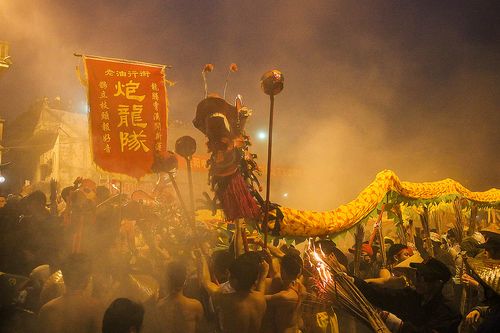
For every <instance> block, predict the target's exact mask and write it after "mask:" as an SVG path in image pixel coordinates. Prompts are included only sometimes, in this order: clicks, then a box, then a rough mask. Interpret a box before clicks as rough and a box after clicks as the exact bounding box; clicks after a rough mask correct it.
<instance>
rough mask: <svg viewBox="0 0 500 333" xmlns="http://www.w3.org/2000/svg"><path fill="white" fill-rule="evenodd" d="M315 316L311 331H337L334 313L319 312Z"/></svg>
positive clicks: (327, 332) (335, 332) (324, 332)
mask: <svg viewBox="0 0 500 333" xmlns="http://www.w3.org/2000/svg"><path fill="white" fill-rule="evenodd" d="M315 317H316V321H315V327H313V328H312V333H339V323H338V321H337V315H336V314H335V313H333V314H331V315H329V314H328V313H326V312H319V313H316V315H315Z"/></svg>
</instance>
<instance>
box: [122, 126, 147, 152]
mask: <svg viewBox="0 0 500 333" xmlns="http://www.w3.org/2000/svg"><path fill="white" fill-rule="evenodd" d="M143 132H144V131H142V130H141V131H140V132H139V133H136V132H135V131H132V133H127V132H120V146H121V150H122V153H123V151H124V149H125V148H127V149H128V150H133V151H138V150H139V149H141V148H142V150H143V151H144V152H146V153H147V152H148V151H149V150H150V149H149V148H148V147H147V146H146V143H145V142H146V138H147V136H146V134H143Z"/></svg>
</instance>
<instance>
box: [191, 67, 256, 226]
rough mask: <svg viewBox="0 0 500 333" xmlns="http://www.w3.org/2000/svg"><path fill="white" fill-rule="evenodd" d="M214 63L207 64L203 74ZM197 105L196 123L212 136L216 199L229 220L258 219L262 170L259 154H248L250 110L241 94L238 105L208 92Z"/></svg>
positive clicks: (211, 178)
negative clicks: (259, 166)
mask: <svg viewBox="0 0 500 333" xmlns="http://www.w3.org/2000/svg"><path fill="white" fill-rule="evenodd" d="M212 69H213V65H212V66H211V65H210V64H208V65H206V66H205V69H204V70H203V72H202V74H203V77H204V79H205V82H206V73H207V72H210V71H211V70H212ZM206 96H207V97H206V98H204V99H203V100H202V101H201V102H200V103H199V104H198V106H197V108H196V117H195V119H194V120H193V125H194V126H195V127H196V128H197V129H198V130H200V131H201V132H202V133H203V134H205V135H206V136H207V138H208V142H207V146H208V150H209V152H210V153H211V157H210V159H209V161H208V167H209V182H210V184H211V188H212V190H213V191H214V192H215V198H214V201H215V202H217V203H218V204H220V206H221V207H222V210H223V211H224V215H225V218H226V219H227V220H228V221H235V220H236V219H240V218H250V219H257V218H258V217H259V216H260V208H259V206H258V205H257V202H256V199H255V198H254V197H259V195H258V191H257V189H258V186H259V183H258V180H257V177H256V176H255V173H257V172H258V168H257V164H256V163H255V162H254V158H255V157H256V156H255V155H252V154H249V153H248V147H249V145H250V138H249V137H248V136H247V135H246V134H245V123H246V119H247V118H248V117H249V116H250V115H251V111H250V109H248V108H246V107H244V106H243V105H242V100H241V97H240V96H238V97H237V98H236V101H235V105H231V104H229V103H228V102H227V101H226V100H225V99H223V98H221V97H219V96H218V95H215V94H212V95H207V91H206Z"/></svg>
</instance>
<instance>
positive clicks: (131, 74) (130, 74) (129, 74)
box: [127, 71, 139, 78]
mask: <svg viewBox="0 0 500 333" xmlns="http://www.w3.org/2000/svg"><path fill="white" fill-rule="evenodd" d="M127 74H128V77H132V76H133V77H134V78H136V77H137V74H139V72H138V71H128V72H127Z"/></svg>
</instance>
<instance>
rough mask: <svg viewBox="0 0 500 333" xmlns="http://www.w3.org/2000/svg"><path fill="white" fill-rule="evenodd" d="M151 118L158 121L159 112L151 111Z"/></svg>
mask: <svg viewBox="0 0 500 333" xmlns="http://www.w3.org/2000/svg"><path fill="white" fill-rule="evenodd" d="M153 120H154V121H160V114H159V113H158V112H155V113H153Z"/></svg>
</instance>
